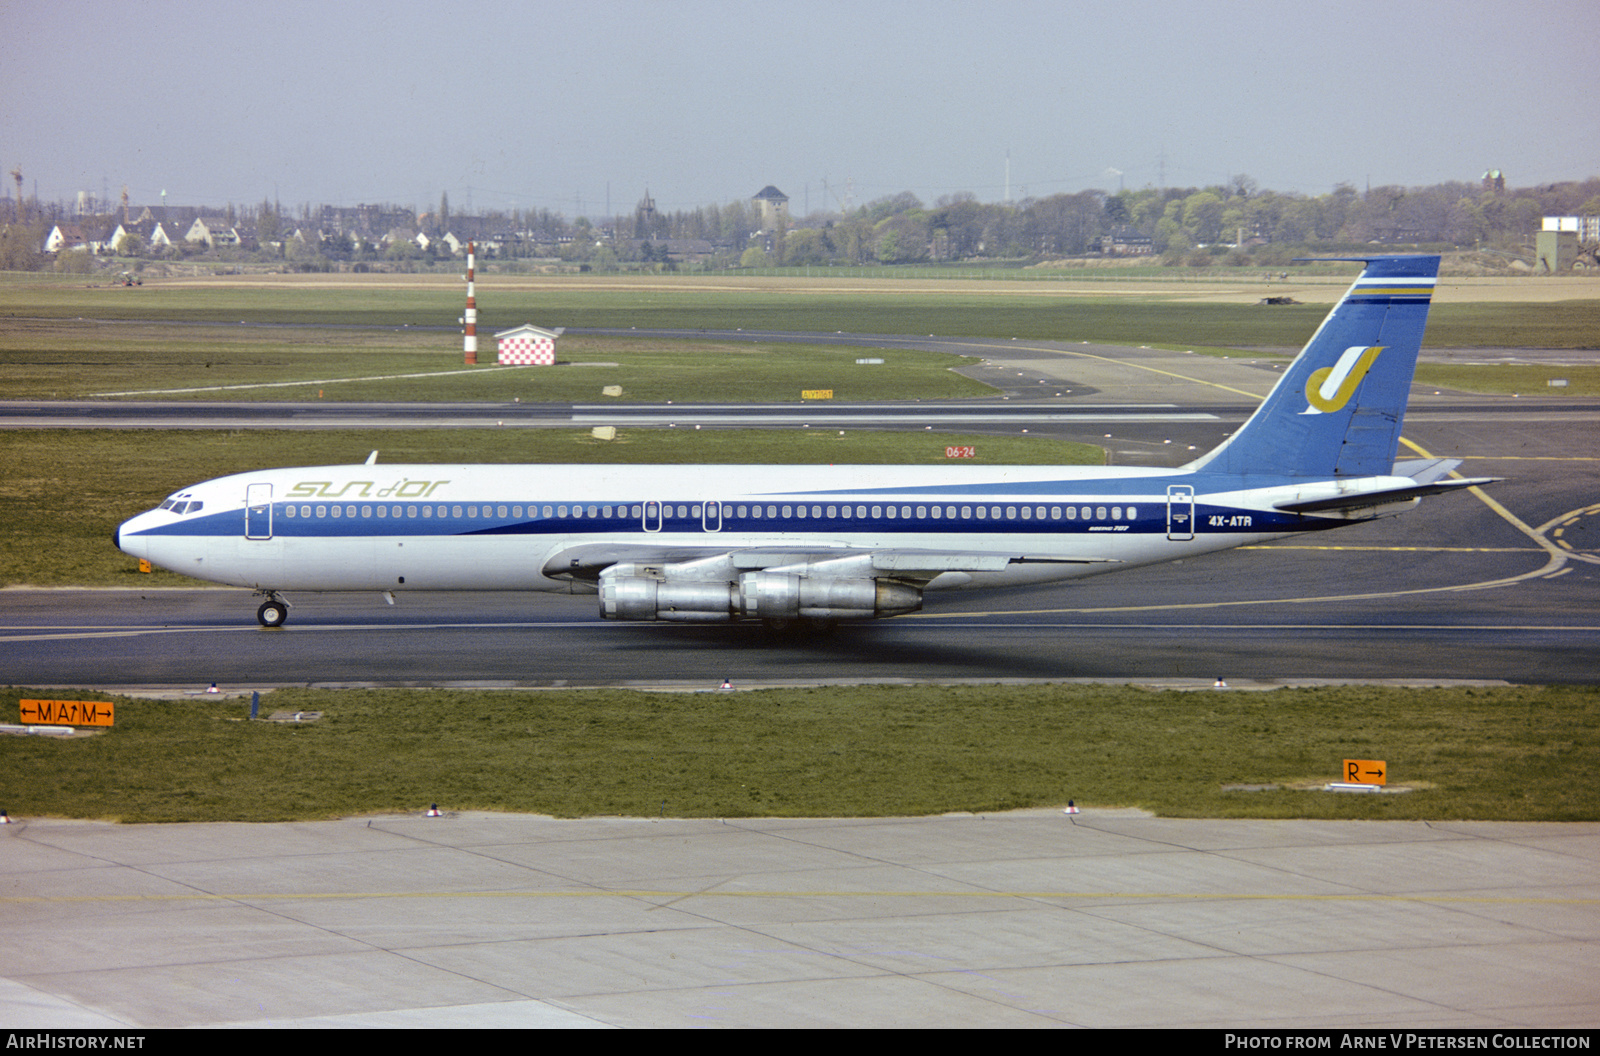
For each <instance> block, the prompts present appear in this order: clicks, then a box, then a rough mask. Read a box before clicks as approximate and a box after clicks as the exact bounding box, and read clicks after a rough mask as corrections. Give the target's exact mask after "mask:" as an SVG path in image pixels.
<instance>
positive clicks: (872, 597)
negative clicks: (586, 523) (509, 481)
mask: <svg viewBox="0 0 1600 1056" xmlns="http://www.w3.org/2000/svg"><path fill="white" fill-rule="evenodd" d="M921 608H922V589H921V588H920V587H918V586H915V585H912V584H909V583H904V582H900V581H896V580H892V579H870V578H844V577H839V576H828V575H809V576H808V575H802V574H799V573H795V572H787V571H781V570H763V571H756V572H744V573H742V574H740V575H738V576H737V578H735V579H726V578H721V577H717V578H704V566H703V565H700V563H698V562H689V563H685V564H683V565H676V566H675V565H661V566H645V565H637V564H618V565H613V566H611V567H610V568H608V569H606V570H605V571H604V572H602V573H601V574H600V615H601V616H602V617H604V618H605V619H608V620H667V621H673V622H678V623H707V622H722V621H727V620H739V619H760V620H794V619H804V620H859V619H874V618H877V617H883V616H899V615H901V614H903V613H907V612H916V611H918V610H919V609H921Z"/></svg>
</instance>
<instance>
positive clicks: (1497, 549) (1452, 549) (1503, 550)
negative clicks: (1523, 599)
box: [1234, 543, 1534, 554]
mask: <svg viewBox="0 0 1600 1056" xmlns="http://www.w3.org/2000/svg"><path fill="white" fill-rule="evenodd" d="M1234 549H1235V550H1378V551H1383V552H1401V551H1413V550H1415V551H1425V552H1427V553H1430V554H1531V553H1533V552H1534V548H1533V547H1531V546H1309V545H1299V544H1294V543H1291V544H1288V545H1279V544H1276V543H1260V544H1254V545H1250V546H1236V547H1234Z"/></svg>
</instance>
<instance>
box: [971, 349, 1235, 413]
mask: <svg viewBox="0 0 1600 1056" xmlns="http://www.w3.org/2000/svg"><path fill="white" fill-rule="evenodd" d="M953 343H954V344H961V345H966V347H968V348H981V349H985V350H987V351H989V352H992V353H994V354H995V355H996V357H1003V355H1004V353H1005V352H1006V351H1007V350H1006V349H996V348H995V347H994V346H993V345H976V344H970V343H968V342H965V341H958V342H953ZM1010 350H1011V351H1021V352H1049V353H1052V354H1054V355H1058V356H1077V357H1078V358H1079V359H1095V360H1099V361H1100V362H1101V363H1114V364H1116V365H1117V366H1119V367H1130V368H1132V369H1134V370H1143V371H1148V372H1149V373H1151V374H1160V375H1162V376H1163V377H1168V378H1177V379H1178V380H1179V381H1188V382H1192V383H1194V384H1196V385H1205V386H1209V387H1210V388H1213V389H1221V390H1222V391H1223V392H1231V393H1233V394H1234V395H1236V396H1248V397H1250V398H1251V399H1252V400H1264V399H1266V397H1265V396H1263V395H1261V394H1260V393H1256V392H1246V391H1245V390H1243V389H1236V388H1234V387H1233V386H1231V385H1224V384H1222V383H1221V382H1219V381H1205V380H1203V379H1201V378H1191V377H1189V376H1188V375H1187V374H1177V373H1174V372H1173V371H1170V370H1162V369H1161V368H1160V367H1147V366H1145V365H1144V364H1143V363H1129V362H1128V361H1127V360H1125V359H1116V358H1114V357H1112V356H1097V355H1095V354H1094V353H1093V352H1074V351H1071V350H1070V349H1064V348H1041V347H1039V346H1037V345H1016V346H1012V347H1011V349H1010Z"/></svg>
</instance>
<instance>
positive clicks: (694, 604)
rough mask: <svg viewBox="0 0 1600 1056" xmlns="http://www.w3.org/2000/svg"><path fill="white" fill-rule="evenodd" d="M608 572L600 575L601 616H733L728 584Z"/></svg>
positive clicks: (685, 619) (689, 619)
mask: <svg viewBox="0 0 1600 1056" xmlns="http://www.w3.org/2000/svg"><path fill="white" fill-rule="evenodd" d="M610 572H611V570H610V569H607V570H606V571H605V572H603V573H601V575H600V615H601V616H602V617H603V618H605V619H608V620H670V621H672V622H675V623H707V622H709V623H715V622H723V621H727V620H731V619H733V618H734V604H733V587H732V584H729V583H721V582H714V581H711V580H686V581H677V582H674V581H673V580H670V579H668V580H663V579H656V578H654V577H652V576H641V575H617V576H613V575H611V574H610Z"/></svg>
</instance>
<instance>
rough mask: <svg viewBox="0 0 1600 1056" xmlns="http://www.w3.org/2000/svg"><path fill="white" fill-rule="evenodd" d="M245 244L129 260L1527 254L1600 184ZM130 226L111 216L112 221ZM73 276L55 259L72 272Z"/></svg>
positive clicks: (971, 200)
mask: <svg viewBox="0 0 1600 1056" xmlns="http://www.w3.org/2000/svg"><path fill="white" fill-rule="evenodd" d="M207 212H208V215H217V216H222V217H225V218H226V219H227V221H228V222H229V223H230V224H233V223H235V222H237V223H238V224H239V225H240V231H241V232H248V235H247V237H244V238H243V241H241V242H240V243H238V244H234V245H230V246H228V247H227V248H222V247H212V248H206V247H199V246H192V245H191V246H174V247H154V246H149V245H146V244H144V243H143V242H142V241H141V240H139V239H137V238H135V239H133V240H132V241H131V242H130V243H128V244H127V245H125V246H123V248H122V253H123V255H124V256H160V255H166V256H183V257H189V256H200V255H209V256H212V257H215V258H217V259H221V260H240V261H245V260H254V261H261V260H273V259H277V260H283V261H285V262H286V264H287V265H288V266H291V267H298V268H303V269H307V270H319V269H323V268H330V267H339V266H349V265H352V264H364V263H368V262H372V263H378V262H382V263H383V264H385V265H386V266H397V267H411V266H418V265H426V264H428V263H431V262H433V261H438V260H444V259H448V258H451V257H458V256H459V255H460V252H461V249H460V247H461V246H463V245H464V244H465V243H466V242H467V241H468V240H472V241H475V242H477V243H478V245H479V252H480V254H481V255H482V256H483V257H484V258H485V259H496V258H499V259H517V258H551V257H554V258H559V259H562V260H565V261H569V262H574V263H578V264H582V265H586V266H590V267H594V268H597V269H611V268H619V267H624V266H628V267H638V266H644V267H653V268H671V267H675V266H678V265H679V264H680V263H681V262H682V261H683V260H684V259H686V258H687V257H689V256H691V255H692V256H693V259H694V261H695V263H696V264H697V266H704V267H711V268H716V267H769V266H776V267H802V266H805V267H810V266H830V265H865V264H926V263H938V262H954V261H1016V262H1029V263H1033V262H1040V261H1048V260H1055V259H1064V258H1073V257H1084V256H1092V255H1100V254H1124V255H1125V254H1138V255H1146V254H1147V255H1149V256H1151V257H1152V258H1157V259H1160V260H1162V261H1163V262H1165V263H1168V264H1176V263H1190V264H1198V263H1219V262H1220V263H1232V264H1260V263H1267V264H1274V263H1278V262H1280V261H1281V262H1287V260H1288V259H1289V257H1291V256H1292V255H1294V253H1295V252H1297V251H1301V250H1304V249H1305V248H1307V247H1316V246H1333V245H1339V244H1346V245H1371V244H1374V243H1376V244H1380V245H1383V244H1393V245H1419V244H1420V245H1431V246H1439V247H1447V246H1449V247H1461V248H1482V249H1493V250H1502V251H1505V252H1508V253H1516V252H1519V251H1525V250H1526V247H1527V246H1528V245H1529V243H1530V242H1531V240H1532V237H1533V234H1534V232H1536V231H1537V230H1538V229H1539V227H1540V219H1541V217H1543V216H1550V215H1559V216H1566V215H1600V177H1592V178H1590V179H1587V180H1582V181H1572V182H1566V183H1555V184H1548V185H1544V186H1539V187H1527V188H1504V187H1503V186H1500V185H1494V184H1488V185H1486V184H1482V183H1477V182H1471V183H1467V182H1451V183H1441V184H1436V185H1434V186H1431V187H1409V188H1407V187H1394V186H1389V187H1375V188H1372V189H1371V190H1368V191H1365V192H1362V191H1359V190H1357V189H1356V188H1355V187H1353V186H1351V185H1349V184H1339V185H1337V186H1335V187H1334V188H1333V190H1331V191H1329V192H1328V193H1326V194H1322V195H1316V196H1308V195H1302V194H1292V193H1279V192H1276V191H1271V190H1263V189H1261V188H1260V187H1259V186H1258V185H1257V184H1256V181H1254V180H1253V179H1251V178H1250V177H1248V176H1236V177H1234V178H1233V179H1232V180H1230V181H1229V182H1228V183H1227V184H1217V185H1213V186H1208V187H1183V188H1178V187H1168V188H1154V187H1145V188H1142V189H1138V190H1124V191H1119V192H1117V193H1116V194H1108V193H1105V192H1103V191H1095V190H1091V191H1081V192H1078V193H1076V194H1056V195H1050V196H1047V197H1042V198H1027V199H1024V200H1022V201H1019V202H1008V203H984V202H980V201H978V199H977V197H976V196H975V195H973V194H970V193H960V194H952V195H947V196H944V197H941V198H939V199H938V200H937V201H936V202H934V203H933V204H932V205H931V206H930V205H926V204H924V203H923V202H922V201H921V200H920V199H918V198H917V196H916V195H914V194H912V193H910V192H909V191H907V192H902V193H900V194H896V195H890V196H888V197H884V198H880V199H877V200H875V201H872V202H868V203H867V204H865V205H862V206H859V207H856V208H853V209H850V210H848V211H843V212H839V211H835V212H817V213H813V214H811V215H809V216H805V217H794V218H790V217H784V218H782V219H781V220H780V221H778V222H776V223H769V224H768V225H766V226H763V224H762V219H761V213H760V211H759V210H758V209H757V207H756V204H755V203H754V202H752V201H749V200H739V201H734V202H730V203H727V204H725V205H710V206H704V207H701V208H698V209H690V210H682V211H674V212H661V211H657V210H656V209H655V207H654V203H653V202H652V201H650V199H649V197H648V195H647V196H646V198H645V199H644V200H643V201H641V202H640V204H639V207H638V208H637V209H636V210H635V212H634V214H633V215H632V216H627V215H623V216H619V217H612V218H609V219H608V220H605V221H602V222H600V223H598V224H597V223H595V222H593V221H591V220H590V219H589V218H587V217H582V216H580V217H577V218H575V219H573V220H570V221H569V220H568V219H567V218H566V217H564V216H563V215H562V214H560V213H557V212H553V211H551V210H548V209H529V210H519V209H510V210H503V211H488V212H481V213H478V214H476V215H470V216H469V215H464V214H462V213H460V212H458V211H455V210H452V209H451V207H450V200H449V196H448V195H441V196H440V200H439V205H438V208H437V209H436V210H435V211H433V212H422V213H418V212H416V211H415V210H414V209H410V208H405V207H399V206H390V205H371V206H358V207H354V208H335V207H330V206H313V205H312V204H311V203H309V202H306V203H302V204H301V205H300V206H299V207H298V208H289V209H285V208H284V207H283V206H282V205H281V204H280V203H278V202H274V201H270V200H263V201H261V202H260V203H259V204H257V205H255V206H245V207H237V208H236V207H235V206H233V205H231V204H230V205H229V206H228V207H227V208H226V209H225V210H222V209H219V210H208V211H207ZM68 219H70V217H69V215H68V213H67V211H66V209H65V208H64V207H62V206H61V205H59V204H58V205H55V206H49V205H41V204H40V203H39V202H37V201H34V202H29V203H24V204H23V206H22V208H21V209H20V210H19V208H18V203H17V202H16V201H14V200H11V199H7V200H5V201H3V202H0V269H4V270H25V269H27V268H30V267H39V266H51V262H50V260H49V258H48V255H45V254H42V253H41V252H40V248H39V247H40V246H41V244H42V241H43V239H44V237H45V235H46V234H47V233H48V232H49V231H50V230H51V226H52V225H53V224H55V223H58V222H64V221H66V220H68ZM115 219H117V218H116V217H102V218H101V220H102V221H105V222H113V221H115ZM58 266H59V264H58Z"/></svg>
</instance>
